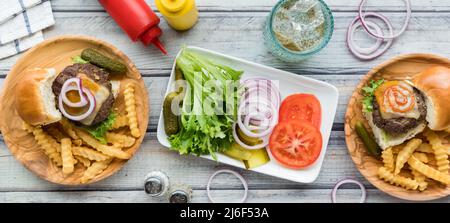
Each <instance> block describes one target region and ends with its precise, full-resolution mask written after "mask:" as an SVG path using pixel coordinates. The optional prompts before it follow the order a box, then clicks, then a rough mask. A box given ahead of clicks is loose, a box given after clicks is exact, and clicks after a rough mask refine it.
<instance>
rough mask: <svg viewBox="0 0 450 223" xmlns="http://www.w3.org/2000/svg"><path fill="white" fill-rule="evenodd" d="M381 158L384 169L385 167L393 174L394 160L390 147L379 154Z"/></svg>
mask: <svg viewBox="0 0 450 223" xmlns="http://www.w3.org/2000/svg"><path fill="white" fill-rule="evenodd" d="M381 158H382V159H383V163H384V167H386V169H387V170H389V171H391V172H394V168H395V160H394V153H393V149H392V147H389V148H387V149H385V150H384V151H383V152H382V153H381Z"/></svg>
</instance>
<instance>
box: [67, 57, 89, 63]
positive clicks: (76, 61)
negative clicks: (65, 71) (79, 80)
mask: <svg viewBox="0 0 450 223" xmlns="http://www.w3.org/2000/svg"><path fill="white" fill-rule="evenodd" d="M71 59H72V63H79V64H87V63H89V61H87V60H83V58H81V56H74V57H71Z"/></svg>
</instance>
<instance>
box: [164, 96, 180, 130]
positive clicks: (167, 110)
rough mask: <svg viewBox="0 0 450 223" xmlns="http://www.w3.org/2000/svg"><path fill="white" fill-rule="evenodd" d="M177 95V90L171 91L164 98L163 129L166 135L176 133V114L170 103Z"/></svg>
mask: <svg viewBox="0 0 450 223" xmlns="http://www.w3.org/2000/svg"><path fill="white" fill-rule="evenodd" d="M178 96H179V94H178V92H171V93H169V94H168V95H167V96H166V98H165V99H164V104H163V116H164V117H163V118H164V130H165V132H166V134H167V135H168V136H170V135H173V134H176V133H178V131H179V123H178V116H177V115H176V114H175V113H174V111H172V103H173V101H174V100H175V99H176V98H177V97H178Z"/></svg>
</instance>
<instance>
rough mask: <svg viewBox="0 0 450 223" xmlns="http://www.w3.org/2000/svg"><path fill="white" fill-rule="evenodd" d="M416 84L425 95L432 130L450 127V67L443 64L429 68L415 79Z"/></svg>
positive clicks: (427, 118)
mask: <svg viewBox="0 0 450 223" xmlns="http://www.w3.org/2000/svg"><path fill="white" fill-rule="evenodd" d="M413 84H414V86H415V87H416V88H417V89H419V90H420V91H421V92H422V94H423V95H424V96H425V103H426V106H427V116H426V120H427V122H428V127H429V128H430V129H432V130H444V129H447V128H449V127H450V69H449V68H447V67H443V66H434V67H431V68H428V69H426V70H424V71H422V72H421V73H419V74H418V75H416V76H415V77H414V79H413Z"/></svg>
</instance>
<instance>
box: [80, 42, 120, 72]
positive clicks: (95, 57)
mask: <svg viewBox="0 0 450 223" xmlns="http://www.w3.org/2000/svg"><path fill="white" fill-rule="evenodd" d="M81 58H82V59H83V60H87V61H89V63H91V64H94V65H97V66H99V67H101V68H105V69H107V70H110V71H112V72H117V73H125V72H127V66H125V65H124V64H123V63H121V62H119V61H117V60H114V59H112V58H109V57H107V56H105V55H104V54H102V53H100V52H98V51H97V50H94V49H91V48H87V49H84V50H83V51H82V52H81Z"/></svg>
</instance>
